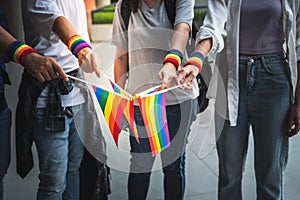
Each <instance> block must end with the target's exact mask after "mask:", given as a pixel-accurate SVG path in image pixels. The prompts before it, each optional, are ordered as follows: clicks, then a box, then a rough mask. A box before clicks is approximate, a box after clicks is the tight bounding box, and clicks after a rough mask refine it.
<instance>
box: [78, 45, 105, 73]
mask: <svg viewBox="0 0 300 200" xmlns="http://www.w3.org/2000/svg"><path fill="white" fill-rule="evenodd" d="M77 56H78V63H79V66H80V67H81V68H82V69H83V71H84V72H87V73H92V72H95V73H96V75H97V76H98V77H99V78H100V76H101V73H100V69H99V68H98V65H97V60H96V57H95V55H94V53H93V51H92V49H90V48H83V49H81V50H80V51H79V52H78V54H77Z"/></svg>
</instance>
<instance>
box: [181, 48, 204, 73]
mask: <svg viewBox="0 0 300 200" xmlns="http://www.w3.org/2000/svg"><path fill="white" fill-rule="evenodd" d="M203 61H204V55H203V54H202V53H200V52H199V51H194V52H193V53H191V55H190V57H189V59H188V60H187V61H186V63H185V64H184V66H183V67H185V66H187V65H194V66H196V67H198V68H199V73H200V72H201V71H202V66H203Z"/></svg>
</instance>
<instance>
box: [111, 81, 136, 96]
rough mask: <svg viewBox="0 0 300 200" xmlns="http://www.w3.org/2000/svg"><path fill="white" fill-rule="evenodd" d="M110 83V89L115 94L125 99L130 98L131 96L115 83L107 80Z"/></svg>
mask: <svg viewBox="0 0 300 200" xmlns="http://www.w3.org/2000/svg"><path fill="white" fill-rule="evenodd" d="M108 80H109V82H110V85H111V87H112V88H113V90H114V91H115V93H117V94H121V95H123V96H125V97H128V98H131V97H132V96H131V95H130V94H128V93H127V92H126V91H125V90H123V89H122V88H121V87H120V86H118V85H117V84H116V83H114V82H113V81H112V80H110V79H108Z"/></svg>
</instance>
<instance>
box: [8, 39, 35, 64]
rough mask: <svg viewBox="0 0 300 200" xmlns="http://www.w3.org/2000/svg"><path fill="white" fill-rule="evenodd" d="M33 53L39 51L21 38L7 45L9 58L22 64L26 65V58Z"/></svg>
mask: <svg viewBox="0 0 300 200" xmlns="http://www.w3.org/2000/svg"><path fill="white" fill-rule="evenodd" d="M31 53H38V52H37V51H36V50H35V49H34V48H32V47H30V46H28V45H27V44H25V43H24V42H22V41H20V40H16V41H14V42H12V43H11V44H10V45H9V46H8V47H7V57H8V58H9V60H11V61H14V62H16V63H19V64H21V65H22V66H24V67H25V64H24V60H25V58H26V57H27V56H28V55H29V54H31Z"/></svg>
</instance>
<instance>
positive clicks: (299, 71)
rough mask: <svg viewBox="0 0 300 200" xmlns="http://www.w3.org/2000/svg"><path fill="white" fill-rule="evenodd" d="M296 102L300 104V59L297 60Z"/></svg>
mask: <svg viewBox="0 0 300 200" xmlns="http://www.w3.org/2000/svg"><path fill="white" fill-rule="evenodd" d="M295 103H296V104H298V105H300V61H298V62H297V85H296V90H295Z"/></svg>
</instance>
